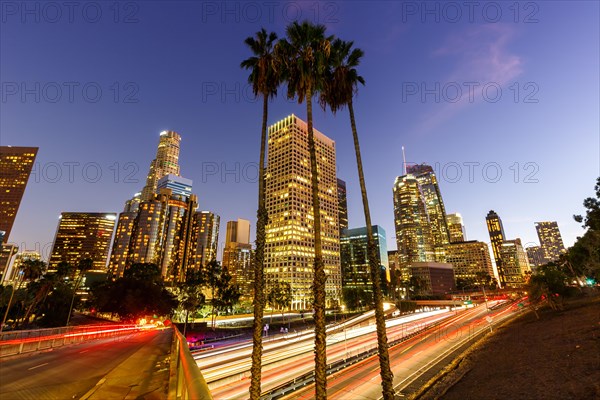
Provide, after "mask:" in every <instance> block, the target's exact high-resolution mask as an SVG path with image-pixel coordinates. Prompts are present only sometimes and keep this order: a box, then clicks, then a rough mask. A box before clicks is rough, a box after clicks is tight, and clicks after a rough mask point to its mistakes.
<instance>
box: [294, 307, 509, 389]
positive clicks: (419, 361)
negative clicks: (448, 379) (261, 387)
mask: <svg viewBox="0 0 600 400" xmlns="http://www.w3.org/2000/svg"><path fill="white" fill-rule="evenodd" d="M490 306H491V308H495V307H493V306H494V303H492V302H491V303H490ZM514 311H515V306H514V305H512V306H511V305H504V306H500V307H499V308H497V309H494V310H492V309H491V310H490V311H489V312H488V311H487V310H486V308H485V307H484V306H478V307H475V308H472V309H469V310H467V311H464V312H462V313H458V314H457V315H456V316H454V317H452V318H449V319H447V320H445V321H443V322H442V323H441V324H439V325H438V326H436V327H435V328H434V329H431V330H428V331H424V332H422V333H421V334H419V335H417V336H415V337H413V338H411V339H409V340H407V341H406V342H403V343H401V344H399V345H397V346H394V347H392V348H390V363H391V367H392V372H393V374H394V389H395V391H396V393H397V394H399V393H402V392H403V391H405V390H406V389H407V388H408V387H409V386H411V385H414V384H415V383H418V384H419V386H420V385H422V384H424V383H425V382H426V381H427V379H424V377H431V376H433V375H434V374H435V373H436V372H437V371H439V370H440V369H441V368H442V367H443V365H442V364H446V363H447V362H448V361H449V360H451V359H452V358H453V357H454V356H455V354H456V353H457V352H458V351H460V350H462V349H464V348H466V347H467V346H468V345H469V343H471V342H472V341H473V340H474V339H475V338H476V337H478V336H479V335H480V334H482V333H483V332H484V331H487V330H488V329H492V327H493V325H492V324H496V323H498V322H500V321H503V320H504V319H506V318H509V317H510V316H511V315H513V313H514ZM486 317H489V318H491V321H492V324H490V323H488V322H489V321H488V319H487V318H486ZM327 395H328V398H330V399H352V400H361V399H373V400H377V399H381V377H380V375H379V359H378V358H377V356H376V355H375V356H373V357H370V358H368V359H365V360H364V361H362V362H360V363H357V364H355V365H353V366H350V367H348V368H346V369H343V370H342V371H340V372H338V373H336V374H333V375H332V376H330V377H328V386H327ZM313 397H314V385H309V386H306V387H305V388H303V389H301V390H299V391H296V392H294V393H292V394H291V395H290V396H288V397H287V398H289V399H292V398H293V399H310V398H313Z"/></svg>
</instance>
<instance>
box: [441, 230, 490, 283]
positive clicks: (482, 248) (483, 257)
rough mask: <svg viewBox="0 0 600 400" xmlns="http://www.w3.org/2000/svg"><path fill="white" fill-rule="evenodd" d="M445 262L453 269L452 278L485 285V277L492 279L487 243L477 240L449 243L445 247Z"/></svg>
mask: <svg viewBox="0 0 600 400" xmlns="http://www.w3.org/2000/svg"><path fill="white" fill-rule="evenodd" d="M446 261H447V262H448V263H449V264H452V266H453V267H454V277H455V278H456V279H464V280H468V281H472V282H474V283H476V284H486V283H487V280H486V279H485V278H486V275H489V276H490V278H492V279H494V269H493V267H492V259H491V258H490V251H489V248H488V245H487V243H484V242H479V241H477V240H470V241H468V242H456V243H450V244H449V245H448V247H446Z"/></svg>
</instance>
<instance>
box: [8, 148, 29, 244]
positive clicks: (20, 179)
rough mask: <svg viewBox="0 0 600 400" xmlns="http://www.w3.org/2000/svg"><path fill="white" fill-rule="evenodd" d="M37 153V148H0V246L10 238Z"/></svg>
mask: <svg viewBox="0 0 600 400" xmlns="http://www.w3.org/2000/svg"><path fill="white" fill-rule="evenodd" d="M37 152H38V148H37V147H12V146H0V230H1V231H4V235H3V240H2V242H0V245H1V244H2V243H6V242H7V241H8V237H9V236H10V231H11V230H12V227H13V224H14V222H15V217H16V216H17V211H18V210H19V206H20V205H21V199H22V198H23V193H25V187H26V186H27V181H28V180H29V175H30V174H31V170H32V168H33V163H34V161H35V157H36V155H37Z"/></svg>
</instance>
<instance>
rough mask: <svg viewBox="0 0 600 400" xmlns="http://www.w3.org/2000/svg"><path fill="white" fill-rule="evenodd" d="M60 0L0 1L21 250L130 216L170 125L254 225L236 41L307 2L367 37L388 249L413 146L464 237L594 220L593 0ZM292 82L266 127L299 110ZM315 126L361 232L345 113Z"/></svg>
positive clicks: (1, 133) (377, 208) (374, 204)
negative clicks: (18, 172)
mask: <svg viewBox="0 0 600 400" xmlns="http://www.w3.org/2000/svg"><path fill="white" fill-rule="evenodd" d="M24 4H26V6H27V7H28V9H27V10H25V9H24V8H23V7H25V6H24ZM48 4H50V3H47V2H36V1H30V2H25V3H23V2H2V3H1V10H0V30H1V31H0V81H1V84H2V86H1V87H0V97H1V98H0V106H1V110H0V142H1V144H2V145H15V146H18V145H20V146H38V147H39V148H40V150H39V153H38V159H37V161H38V164H37V167H36V169H35V170H34V173H33V174H32V176H31V179H30V181H29V185H28V188H27V191H26V193H25V196H24V199H23V202H22V204H21V209H20V210H19V214H18V217H17V220H16V222H15V226H14V229H13V232H12V234H11V237H10V241H11V242H14V243H17V244H19V245H20V246H21V248H22V249H25V248H27V249H38V250H42V252H43V253H45V255H46V256H47V255H48V251H49V248H50V246H51V242H52V240H53V237H54V233H55V230H56V226H57V223H58V215H59V214H60V212H62V211H107V212H119V211H121V210H122V207H123V203H124V201H125V200H126V199H127V198H129V197H131V195H133V194H134V193H135V192H137V191H139V190H141V188H142V187H143V185H144V180H145V175H146V174H147V171H148V167H149V165H150V161H151V160H152V158H153V157H154V155H155V151H156V145H157V143H158V135H159V132H160V131H162V130H165V129H172V130H175V131H177V132H179V133H180V134H181V135H182V137H183V140H182V150H181V157H180V164H181V173H182V175H183V176H184V177H186V178H189V179H192V180H193V181H194V192H195V193H196V194H198V196H199V202H200V208H201V209H208V210H212V211H214V212H216V213H218V214H219V215H221V221H222V223H223V225H224V224H225V222H226V221H228V220H233V219H237V218H246V219H250V220H251V221H252V224H253V228H252V229H253V230H254V220H255V210H256V192H257V185H256V183H255V178H256V165H255V163H256V161H257V159H258V151H259V147H258V146H259V131H260V121H261V112H262V107H261V104H260V103H259V102H257V101H255V100H254V99H252V98H251V92H250V90H249V88H248V87H247V86H246V77H247V74H246V72H245V71H242V70H241V69H240V68H239V63H240V62H241V61H242V60H243V59H244V58H246V57H248V56H249V53H248V50H247V49H246V48H245V45H244V44H243V40H244V38H245V37H247V36H249V35H252V34H254V32H256V31H257V30H258V29H260V27H262V26H264V27H265V28H267V29H268V30H275V31H276V32H278V34H279V35H280V36H281V35H283V34H284V28H285V26H286V24H287V23H289V22H290V21H292V20H293V19H294V18H296V17H298V16H300V17H301V18H302V19H309V20H311V21H315V22H321V23H325V24H326V25H327V27H328V30H329V32H330V33H332V34H335V35H338V36H340V37H341V38H343V39H345V40H354V41H355V45H356V46H358V47H360V48H362V49H363V50H364V51H365V57H364V59H363V62H362V66H361V74H362V75H363V76H364V77H365V79H366V81H367V85H366V86H365V87H364V88H361V89H360V91H359V94H358V97H357V99H356V101H355V110H356V113H357V123H358V128H359V134H360V136H361V139H362V143H361V144H362V151H363V159H364V162H365V169H366V179H367V186H368V190H369V196H370V202H371V212H372V218H373V222H374V223H375V224H379V225H381V226H383V227H384V229H385V230H386V232H387V236H388V246H389V247H390V249H393V248H395V239H394V237H395V234H394V225H393V204H392V185H393V182H394V179H395V177H396V176H398V175H401V174H402V155H401V146H405V147H406V155H407V161H409V162H416V163H421V162H425V163H428V164H430V165H432V166H433V167H434V168H435V169H436V171H437V174H438V179H439V181H440V187H441V191H442V195H443V198H444V202H445V204H446V210H447V212H448V213H452V212H460V213H461V214H462V215H463V218H464V220H465V225H466V229H467V235H468V238H469V239H478V240H483V241H486V242H489V237H488V235H487V231H486V228H485V215H486V214H487V212H488V211H489V210H490V209H493V210H495V211H496V212H498V214H499V215H500V217H501V218H502V219H503V222H504V227H505V231H506V234H507V236H508V237H509V238H515V237H521V238H522V240H523V242H524V244H526V245H527V244H531V243H534V242H535V243H537V242H538V239H537V236H536V233H535V228H534V225H533V223H534V221H543V220H556V221H558V223H559V227H560V229H561V232H562V235H563V239H564V241H565V244H566V245H572V244H573V242H574V240H575V238H576V237H577V236H578V235H581V234H582V232H583V230H582V229H581V227H580V226H579V224H577V223H575V222H574V221H573V219H572V215H573V214H577V213H582V212H583V207H582V201H583V199H584V198H585V197H588V196H590V195H591V194H592V192H593V186H594V182H595V178H596V177H597V176H599V175H600V168H599V153H600V143H599V131H600V128H599V107H600V105H599V88H600V84H599V73H598V71H599V70H600V63H599V48H600V43H599V37H600V32H599V20H600V18H599V16H600V10H599V3H598V2H593V1H580V2H577V1H573V2H567V1H549V2H522V3H518V5H517V6H515V5H514V2H480V3H478V4H479V5H478V6H476V5H473V7H474V8H472V9H469V6H466V5H465V3H464V2H449V3H448V2H427V3H423V2H393V1H381V2H366V1H365V2H362V1H351V2H327V1H325V2H319V3H315V2H312V1H310V2H285V3H270V2H227V3H223V2H220V1H219V2H204V3H202V4H200V3H195V2H191V1H177V2H167V1H131V2H126V1H124V2H118V3H117V6H116V7H115V5H114V2H112V1H97V2H74V4H75V5H74V6H73V8H71V9H69V8H68V7H67V6H65V5H64V4H63V3H61V2H51V4H52V5H51V6H48ZM224 4H226V6H225V7H226V8H224ZM424 4H425V5H424ZM471 4H474V3H471ZM424 7H427V9H424ZM28 10H29V11H28ZM281 94H282V95H285V89H283V90H282V91H281ZM282 95H280V97H279V98H278V99H276V100H274V101H273V102H272V104H271V110H270V116H269V122H270V123H272V122H275V121H277V120H279V119H281V118H283V117H285V116H286V115H288V114H290V113H295V114H296V115H298V116H299V117H300V118H303V119H304V118H305V108H304V106H298V105H296V104H294V103H293V102H292V101H289V100H287V99H285V96H282ZM315 126H316V128H317V129H319V130H320V131H322V132H323V133H325V134H326V135H328V136H329V137H331V138H332V139H334V140H335V141H336V143H337V152H338V153H337V158H338V177H339V178H341V179H344V180H346V182H347V187H348V196H349V198H348V203H349V218H350V226H351V227H358V226H361V225H362V224H363V217H362V215H361V214H362V212H361V207H362V206H361V203H360V196H359V190H358V182H357V173H356V168H355V159H354V153H353V147H352V142H351V134H350V126H349V122H348V115H347V112H346V111H345V110H343V111H342V112H340V113H338V115H337V116H333V115H331V114H330V113H324V112H322V111H321V110H320V109H316V110H315ZM70 170H71V171H72V172H73V174H72V176H69V175H70V174H69V172H70ZM215 170H216V171H217V172H216V173H213V171H215ZM228 171H229V172H228ZM221 172H223V175H221ZM99 174H100V175H99ZM136 181H137V182H136ZM222 236H224V235H222ZM221 239H222V240H223V239H224V238H223V237H222V238H221Z"/></svg>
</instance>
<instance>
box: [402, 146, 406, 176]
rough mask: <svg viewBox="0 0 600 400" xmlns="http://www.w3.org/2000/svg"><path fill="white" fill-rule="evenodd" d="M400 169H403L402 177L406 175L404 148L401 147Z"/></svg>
mask: <svg viewBox="0 0 600 400" xmlns="http://www.w3.org/2000/svg"><path fill="white" fill-rule="evenodd" d="M402 167H403V169H404V175H406V155H405V154H404V146H402Z"/></svg>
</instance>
